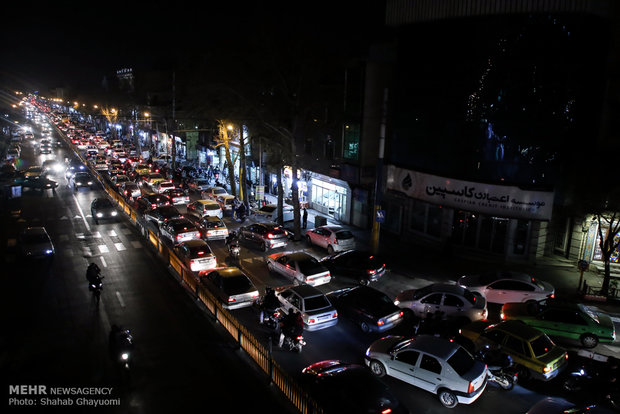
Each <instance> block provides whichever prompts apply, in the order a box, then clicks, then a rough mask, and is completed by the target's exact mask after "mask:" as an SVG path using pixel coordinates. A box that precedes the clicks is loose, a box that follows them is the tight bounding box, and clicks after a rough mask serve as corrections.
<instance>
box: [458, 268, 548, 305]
mask: <svg viewBox="0 0 620 414" xmlns="http://www.w3.org/2000/svg"><path fill="white" fill-rule="evenodd" d="M458 284H459V286H462V287H464V288H467V289H469V290H470V291H472V292H478V293H480V294H481V295H484V297H485V298H486V300H487V302H491V303H501V304H504V303H508V302H528V301H530V302H535V301H539V300H542V299H546V298H549V297H553V296H554V293H555V290H554V288H553V286H551V285H550V284H549V283H547V282H543V281H542V280H539V279H537V278H535V277H533V276H530V275H528V274H525V273H516V272H490V273H485V274H481V275H470V276H462V277H461V278H459V280H458Z"/></svg>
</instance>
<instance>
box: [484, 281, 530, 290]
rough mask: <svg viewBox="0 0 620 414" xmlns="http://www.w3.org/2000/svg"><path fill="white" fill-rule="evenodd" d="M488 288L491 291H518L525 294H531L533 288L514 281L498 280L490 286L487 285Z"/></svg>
mask: <svg viewBox="0 0 620 414" xmlns="http://www.w3.org/2000/svg"><path fill="white" fill-rule="evenodd" d="M489 287H490V288H491V289H498V290H519V291H525V292H531V291H533V290H534V286H531V285H528V284H527V283H523V282H519V281H516V280H500V281H498V282H495V283H492V284H491V285H489Z"/></svg>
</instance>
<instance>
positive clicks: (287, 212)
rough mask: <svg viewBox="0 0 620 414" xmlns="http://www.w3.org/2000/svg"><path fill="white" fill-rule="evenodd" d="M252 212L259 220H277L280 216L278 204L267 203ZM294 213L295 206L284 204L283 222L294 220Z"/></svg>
mask: <svg viewBox="0 0 620 414" xmlns="http://www.w3.org/2000/svg"><path fill="white" fill-rule="evenodd" d="M252 214H253V215H254V217H255V218H256V219H257V220H260V221H270V222H277V221H278V217H279V216H278V206H277V205H276V204H266V205H264V206H262V207H261V208H259V209H258V210H254V211H252ZM293 214H294V213H293V207H291V206H287V205H284V206H282V219H283V220H282V222H283V223H284V222H287V221H292V220H293V219H294V216H293Z"/></svg>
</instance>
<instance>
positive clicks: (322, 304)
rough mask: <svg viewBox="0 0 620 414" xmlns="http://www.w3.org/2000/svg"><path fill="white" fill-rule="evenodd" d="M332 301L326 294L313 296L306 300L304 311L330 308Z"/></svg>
mask: <svg viewBox="0 0 620 414" xmlns="http://www.w3.org/2000/svg"><path fill="white" fill-rule="evenodd" d="M330 306H331V303H329V300H327V298H326V297H325V296H312V297H309V298H306V299H305V300H304V311H305V312H312V311H315V310H319V309H325V308H329V307H330Z"/></svg>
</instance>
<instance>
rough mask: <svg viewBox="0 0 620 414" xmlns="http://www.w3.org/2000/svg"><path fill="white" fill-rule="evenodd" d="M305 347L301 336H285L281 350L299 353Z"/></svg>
mask: <svg viewBox="0 0 620 414" xmlns="http://www.w3.org/2000/svg"><path fill="white" fill-rule="evenodd" d="M305 345H306V341H304V337H303V336H302V335H294V336H293V337H290V336H285V337H284V342H283V343H282V348H284V349H287V350H289V351H295V352H299V353H301V350H302V349H303V347H304V346H305Z"/></svg>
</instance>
